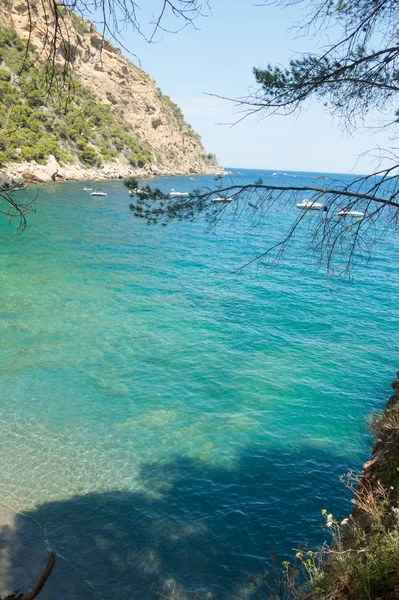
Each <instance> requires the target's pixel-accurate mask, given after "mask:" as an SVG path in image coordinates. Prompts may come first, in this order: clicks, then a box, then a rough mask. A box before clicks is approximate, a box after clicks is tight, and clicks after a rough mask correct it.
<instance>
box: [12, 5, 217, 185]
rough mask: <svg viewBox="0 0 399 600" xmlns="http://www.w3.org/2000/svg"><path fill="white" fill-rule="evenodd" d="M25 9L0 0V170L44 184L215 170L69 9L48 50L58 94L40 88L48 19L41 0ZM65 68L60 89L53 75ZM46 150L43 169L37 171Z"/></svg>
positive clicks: (145, 85)
mask: <svg viewBox="0 0 399 600" xmlns="http://www.w3.org/2000/svg"><path fill="white" fill-rule="evenodd" d="M30 7H31V10H30V11H28V10H27V4H26V2H25V1H24V0H0V24H1V25H0V33H1V40H0V112H1V111H2V114H0V117H2V118H0V121H2V124H1V125H0V162H1V163H2V166H3V171H4V170H7V172H8V173H12V174H14V175H16V174H20V175H21V174H22V175H23V176H24V177H25V178H29V174H30V175H31V176H32V178H33V179H34V178H35V175H34V174H35V172H36V173H45V174H44V175H43V180H46V177H50V178H51V177H53V178H54V176H55V177H60V176H61V177H64V178H67V179H76V178H80V179H83V178H91V177H100V176H102V177H117V176H129V175H131V176H139V177H140V176H142V177H150V176H151V175H154V174H186V173H218V172H220V171H221V169H220V168H219V166H218V164H217V161H216V158H215V157H214V156H213V155H212V154H209V153H207V152H206V151H205V149H204V147H203V145H202V142H201V139H200V137H199V136H198V134H196V133H195V132H194V130H193V129H192V128H191V126H190V125H189V124H188V123H186V121H185V119H184V116H183V114H182V111H181V110H180V108H179V107H178V106H177V105H176V104H175V103H174V102H173V101H172V100H171V99H170V98H169V97H168V96H165V95H163V94H162V92H161V91H160V90H159V88H157V87H156V85H155V82H154V80H153V79H152V78H151V77H150V76H149V75H147V74H146V73H145V72H144V71H142V70H141V69H140V68H139V67H137V66H135V65H134V64H133V63H132V62H130V61H129V60H128V59H126V58H125V57H124V56H123V55H122V54H121V52H120V50H118V49H117V48H115V47H114V46H113V45H112V44H111V43H109V42H108V41H107V40H105V39H104V38H103V37H102V36H101V35H100V34H99V33H98V32H97V31H96V29H95V28H94V26H93V25H92V24H91V23H89V22H88V21H85V20H83V19H82V18H80V17H78V16H77V15H75V14H73V13H70V12H68V11H65V15H64V17H63V20H62V29H63V31H62V36H59V37H58V40H57V46H56V52H55V67H56V70H57V77H58V79H57V80H56V82H55V83H58V84H59V85H58V91H57V92H56V93H54V90H53V93H52V94H49V93H48V86H47V84H48V69H47V67H48V56H49V53H48V52H49V38H48V35H46V32H48V31H50V34H51V32H53V31H54V27H55V21H54V18H53V15H52V13H51V8H50V5H47V4H46V0H44V2H42V1H40V2H39V1H37V2H35V0H33V1H31V2H30ZM29 36H30V43H31V51H30V54H29V61H26V60H25V58H24V46H26V42H27V40H28V38H29ZM66 64H67V65H70V66H71V76H70V75H69V74H68V78H69V77H70V82H69V83H71V82H72V85H69V86H65V82H64V81H63V80H62V77H63V75H62V74H63V69H65V65H66ZM46 69H47V70H46ZM53 83H54V82H53ZM63 85H64V89H63V90H61V92H59V90H60V89H61V88H62V86H63ZM71 90H72V92H71ZM7 102H8V104H7ZM15 107H17V108H15ZM7 123H8V126H9V130H7ZM10 123H11V124H12V125H13V127H11V126H10ZM14 125H15V126H14ZM16 129H17V133H15V130H16ZM50 155H54V156H53V157H52V158H51V160H50V164H49V165H48V168H47V170H45V169H44V168H43V167H39V166H38V164H40V163H42V164H46V162H47V161H48V157H49V156H50ZM54 157H55V158H54ZM53 171H54V173H53ZM37 178H38V179H40V176H38V177H37Z"/></svg>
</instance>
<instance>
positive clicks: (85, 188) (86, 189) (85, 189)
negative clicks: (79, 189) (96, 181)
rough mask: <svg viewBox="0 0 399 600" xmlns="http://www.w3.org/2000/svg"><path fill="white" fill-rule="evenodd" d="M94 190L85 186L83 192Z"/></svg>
mask: <svg viewBox="0 0 399 600" xmlns="http://www.w3.org/2000/svg"><path fill="white" fill-rule="evenodd" d="M92 189H93V188H88V187H86V186H84V188H83V191H84V192H91V191H92Z"/></svg>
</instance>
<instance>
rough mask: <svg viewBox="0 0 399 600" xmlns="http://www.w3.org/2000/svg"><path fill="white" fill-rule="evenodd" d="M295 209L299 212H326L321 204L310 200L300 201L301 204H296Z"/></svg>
mask: <svg viewBox="0 0 399 600" xmlns="http://www.w3.org/2000/svg"><path fill="white" fill-rule="evenodd" d="M296 207H297V208H300V209H301V210H327V209H326V208H325V206H324V205H323V204H320V202H313V201H312V200H302V202H298V204H297V205H296Z"/></svg>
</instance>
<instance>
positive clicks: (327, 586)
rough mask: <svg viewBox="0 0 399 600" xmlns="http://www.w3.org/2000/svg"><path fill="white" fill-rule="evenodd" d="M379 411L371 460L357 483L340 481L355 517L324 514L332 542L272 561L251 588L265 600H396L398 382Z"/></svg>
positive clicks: (398, 547) (398, 550) (398, 592)
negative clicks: (290, 559)
mask: <svg viewBox="0 0 399 600" xmlns="http://www.w3.org/2000/svg"><path fill="white" fill-rule="evenodd" d="M394 387H395V390H396V393H395V395H394V396H392V398H391V399H390V401H389V402H388V404H387V407H386V409H385V411H384V412H383V413H381V414H380V415H378V416H377V417H376V418H375V419H373V421H372V423H371V429H372V431H373V432H374V435H375V445H374V449H373V457H372V459H371V461H370V462H369V463H367V465H366V467H365V471H364V473H363V475H362V477H361V478H360V479H358V478H355V477H353V475H352V474H349V475H348V476H347V477H346V478H345V479H344V478H343V481H344V483H345V485H346V486H347V487H348V488H349V490H350V491H351V493H352V495H353V500H352V502H353V514H351V515H349V517H348V518H346V519H343V520H342V521H338V520H336V519H334V517H333V515H332V514H328V513H327V511H326V510H323V511H322V513H323V515H324V516H325V519H326V528H327V530H328V531H329V533H330V534H331V544H330V545H327V544H325V545H324V546H323V547H322V548H321V550H319V551H317V552H313V551H311V550H309V549H306V548H304V549H298V551H297V553H296V556H295V560H294V561H293V562H292V563H290V562H284V563H283V564H282V567H280V566H279V565H278V564H277V563H275V567H274V570H273V572H272V573H269V574H266V576H265V578H264V581H263V582H260V581H257V580H256V579H254V578H251V581H252V583H253V585H254V586H255V587H258V588H262V587H263V589H266V590H268V592H267V593H266V596H267V597H268V598H269V600H326V599H329V600H363V599H364V600H397V598H399V493H398V492H399V396H398V390H399V382H398V380H397V381H396V382H395V383H394Z"/></svg>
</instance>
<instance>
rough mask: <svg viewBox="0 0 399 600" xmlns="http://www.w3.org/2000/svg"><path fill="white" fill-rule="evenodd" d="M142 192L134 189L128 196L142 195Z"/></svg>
mask: <svg viewBox="0 0 399 600" xmlns="http://www.w3.org/2000/svg"><path fill="white" fill-rule="evenodd" d="M143 193H144V190H141V189H140V188H135V189H134V190H129V194H130V196H135V195H136V194H143Z"/></svg>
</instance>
